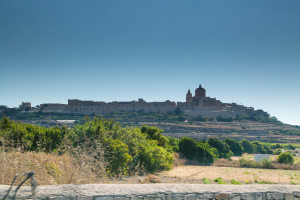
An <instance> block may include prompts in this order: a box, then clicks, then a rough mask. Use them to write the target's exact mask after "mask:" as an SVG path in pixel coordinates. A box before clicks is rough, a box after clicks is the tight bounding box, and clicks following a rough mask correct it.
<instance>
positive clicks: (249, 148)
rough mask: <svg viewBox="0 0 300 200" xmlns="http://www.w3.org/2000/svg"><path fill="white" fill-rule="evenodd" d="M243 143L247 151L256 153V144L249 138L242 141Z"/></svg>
mask: <svg viewBox="0 0 300 200" xmlns="http://www.w3.org/2000/svg"><path fill="white" fill-rule="evenodd" d="M241 143H242V146H243V148H244V151H245V152H246V153H254V152H255V145H254V144H252V143H251V142H249V141H248V140H246V139H243V140H242V141H241Z"/></svg>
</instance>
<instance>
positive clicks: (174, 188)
mask: <svg viewBox="0 0 300 200" xmlns="http://www.w3.org/2000/svg"><path fill="white" fill-rule="evenodd" d="M8 188H9V187H8V186H0V199H3V197H4V195H5V193H6V191H7V190H8ZM17 198H18V199H58V200H69V199H77V200H221V199H228V200H284V199H286V200H300V186H295V185H240V186H238V185H201V184H86V185H56V186H53V185H52V186H39V187H38V188H37V192H36V195H35V197H33V198H32V196H31V188H30V187H23V188H21V190H20V191H19V192H18V195H17Z"/></svg>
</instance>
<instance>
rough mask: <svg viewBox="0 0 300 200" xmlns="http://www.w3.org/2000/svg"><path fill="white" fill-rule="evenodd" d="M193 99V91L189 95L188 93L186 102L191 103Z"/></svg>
mask: <svg viewBox="0 0 300 200" xmlns="http://www.w3.org/2000/svg"><path fill="white" fill-rule="evenodd" d="M192 98H193V95H192V93H191V91H190V90H189V91H188V93H186V98H185V101H186V102H191V101H192Z"/></svg>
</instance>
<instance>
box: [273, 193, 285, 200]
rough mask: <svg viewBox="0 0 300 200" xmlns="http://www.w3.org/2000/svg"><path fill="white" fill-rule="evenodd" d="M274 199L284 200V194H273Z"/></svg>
mask: <svg viewBox="0 0 300 200" xmlns="http://www.w3.org/2000/svg"><path fill="white" fill-rule="evenodd" d="M272 199H274V200H284V194H283V193H278V192H276V193H272Z"/></svg>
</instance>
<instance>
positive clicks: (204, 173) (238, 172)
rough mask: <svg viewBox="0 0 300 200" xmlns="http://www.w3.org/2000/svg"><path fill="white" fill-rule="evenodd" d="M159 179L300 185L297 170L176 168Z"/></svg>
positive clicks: (207, 167) (189, 166) (299, 174)
mask: <svg viewBox="0 0 300 200" xmlns="http://www.w3.org/2000/svg"><path fill="white" fill-rule="evenodd" d="M159 177H162V178H163V177H169V178H175V179H176V178H178V179H191V181H192V182H193V181H194V179H196V180H202V179H203V178H207V179H209V180H211V183H212V182H213V180H214V179H216V178H218V177H221V178H222V179H223V180H224V181H225V182H230V180H231V179H235V180H236V181H239V182H241V183H244V182H245V181H250V182H251V183H255V180H256V181H257V182H260V181H268V182H272V183H282V184H283V183H284V184H291V181H292V182H295V183H299V184H300V171H299V170H278V169H255V168H236V167H215V166H192V165H188V166H178V167H175V168H174V169H172V170H171V171H168V172H162V173H160V174H159Z"/></svg>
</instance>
